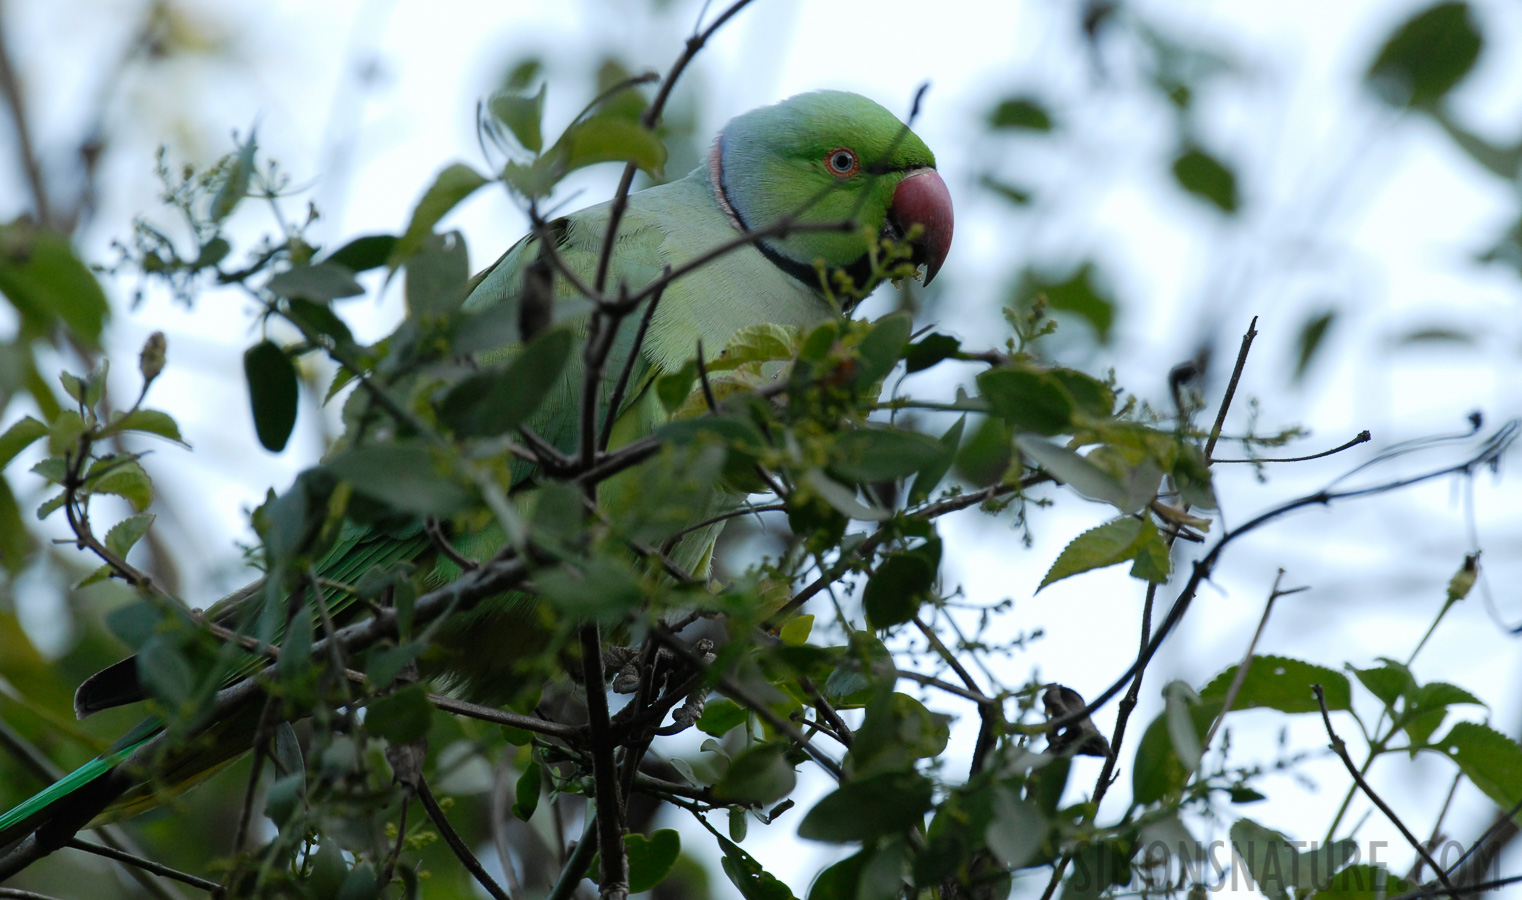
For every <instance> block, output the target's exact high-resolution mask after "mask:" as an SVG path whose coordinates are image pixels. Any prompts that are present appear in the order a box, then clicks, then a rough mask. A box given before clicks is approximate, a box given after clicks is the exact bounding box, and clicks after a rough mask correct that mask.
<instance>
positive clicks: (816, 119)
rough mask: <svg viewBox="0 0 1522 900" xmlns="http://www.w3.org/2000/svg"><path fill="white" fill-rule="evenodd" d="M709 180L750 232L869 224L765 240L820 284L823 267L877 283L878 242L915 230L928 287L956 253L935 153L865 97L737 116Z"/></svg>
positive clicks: (801, 275) (818, 97) (810, 97)
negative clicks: (872, 277) (873, 274)
mask: <svg viewBox="0 0 1522 900" xmlns="http://www.w3.org/2000/svg"><path fill="white" fill-rule="evenodd" d="M709 175H710V178H711V180H712V182H713V190H714V195H715V197H716V198H717V199H718V202H719V205H720V206H721V207H722V208H723V209H724V212H725V214H726V215H727V216H728V217H729V219H730V221H731V223H732V224H734V225H735V227H737V228H739V229H740V230H742V231H755V230H758V229H762V228H767V227H769V226H773V225H775V224H777V223H779V222H782V221H784V220H791V221H793V222H799V223H809V224H815V223H818V224H826V223H831V222H845V221H850V222H856V223H858V224H860V225H862V226H864V227H863V228H861V229H859V230H856V231H852V232H835V231H804V232H792V233H790V234H788V235H787V236H786V237H773V238H766V239H763V240H761V241H758V242H757V249H758V250H760V251H761V252H762V253H763V254H765V255H766V256H767V258H768V259H770V260H771V261H772V262H774V263H776V264H777V265H778V266H779V267H781V268H782V269H783V270H784V271H787V272H788V273H789V274H791V275H793V276H794V277H796V278H798V279H799V280H801V281H804V282H805V283H808V284H810V285H811V286H817V285H818V283H819V275H818V270H817V269H816V264H817V263H822V264H823V265H824V267H825V268H826V269H841V270H844V271H845V272H846V273H847V274H849V275H851V276H852V278H853V280H854V281H855V283H856V284H858V285H862V286H864V287H869V286H870V285H866V284H864V282H865V281H866V280H867V279H866V276H867V274H868V273H869V272H870V262H869V259H868V255H867V253H868V240H869V239H870V240H873V241H875V240H879V239H881V238H891V239H894V240H901V239H904V238H906V237H910V236H911V234H912V237H911V240H910V244H911V250H912V254H913V255H912V256H911V261H912V262H913V263H914V264H915V265H916V266H919V265H923V266H925V282H926V283H927V284H928V283H929V282H930V280H931V279H932V278H934V277H935V274H936V272H938V271H939V270H940V268H941V264H942V263H943V262H945V260H946V253H947V251H949V250H950V249H951V232H952V213H951V194H950V193H949V192H948V191H947V190H946V182H944V181H943V180H941V176H940V175H939V174H938V173H937V172H936V170H935V156H934V155H933V154H932V153H931V152H930V150H929V148H927V147H926V146H925V143H924V141H921V140H920V138H919V136H918V135H916V134H915V133H914V132H913V131H911V130H909V126H907V125H905V124H903V123H902V122H900V121H899V120H898V119H897V118H896V117H895V116H894V115H893V114H892V113H890V112H888V111H887V110H886V109H884V108H882V107H881V106H879V105H878V104H876V103H874V102H872V101H871V100H868V99H867V98H865V97H862V96H859V95H857V94H850V93H845V92H841V91H818V92H815V93H810V94H800V95H798V96H796V97H792V98H790V99H788V100H784V101H782V102H781V103H778V104H776V105H774V106H765V107H762V108H760V109H757V110H753V111H751V112H748V113H746V114H745V115H742V116H740V117H738V118H736V119H734V120H732V121H731V122H730V123H729V124H728V125H726V126H725V127H724V130H723V131H721V132H720V133H719V136H718V138H717V139H716V140H715V141H714V145H713V150H712V152H711V153H710V156H709ZM915 226H918V227H917V228H916V227H915Z"/></svg>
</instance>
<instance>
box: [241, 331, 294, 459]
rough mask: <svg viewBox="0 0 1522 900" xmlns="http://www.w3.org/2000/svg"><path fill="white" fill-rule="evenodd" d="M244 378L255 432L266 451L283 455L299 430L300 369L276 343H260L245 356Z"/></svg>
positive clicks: (249, 349) (266, 341)
mask: <svg viewBox="0 0 1522 900" xmlns="http://www.w3.org/2000/svg"><path fill="white" fill-rule="evenodd" d="M243 374H244V377H245V378H246V379H247V380H248V399H249V403H250V405H251V406H252V407H253V410H254V430H255V431H256V432H258V434H259V443H260V444H262V445H264V448H265V449H266V450H269V451H271V452H273V453H279V452H280V451H281V450H284V449H285V444H286V442H287V441H289V440H290V439H291V429H293V428H295V427H296V406H297V401H298V400H299V398H300V387H299V385H298V383H297V379H296V367H295V366H294V365H293V364H292V363H291V358H290V357H289V356H286V355H285V351H284V350H282V349H280V347H279V345H277V344H276V343H275V342H273V341H269V340H265V341H260V342H259V343H257V344H255V345H254V346H252V347H250V348H248V351H247V352H245V353H244V354H243Z"/></svg>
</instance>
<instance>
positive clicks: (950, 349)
mask: <svg viewBox="0 0 1522 900" xmlns="http://www.w3.org/2000/svg"><path fill="white" fill-rule="evenodd" d="M961 349H962V342H961V341H959V340H957V339H956V338H954V337H952V336H950V335H947V334H939V333H937V332H931V333H930V334H927V335H925V336H924V337H922V338H920V339H919V340H918V341H915V342H914V343H913V344H910V345H909V349H908V350H907V351H905V353H904V368H905V369H907V370H908V371H909V373H910V374H911V375H912V374H914V373H915V372H922V371H924V370H925V369H928V368H930V367H931V366H933V365H935V364H937V363H939V362H941V361H942V360H946V359H951V358H952V357H954V356H956V354H957V353H959V352H960V351H961Z"/></svg>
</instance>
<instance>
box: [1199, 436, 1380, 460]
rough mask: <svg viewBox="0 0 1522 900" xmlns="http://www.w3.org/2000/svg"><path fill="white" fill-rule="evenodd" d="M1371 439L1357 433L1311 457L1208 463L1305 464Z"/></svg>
mask: <svg viewBox="0 0 1522 900" xmlns="http://www.w3.org/2000/svg"><path fill="white" fill-rule="evenodd" d="M1371 439H1372V438H1371V436H1370V435H1369V432H1368V431H1360V432H1358V434H1357V435H1355V436H1354V437H1353V439H1352V440H1350V441H1348V442H1347V443H1344V444H1338V445H1337V446H1336V447H1333V448H1332V449H1330V450H1323V451H1321V452H1320V453H1312V454H1311V455H1310V456H1289V457H1279V458H1276V459H1212V460H1210V461H1211V462H1212V463H1281V462H1306V461H1308V460H1312V459H1321V458H1322V457H1326V456H1332V455H1333V454H1336V453H1341V452H1342V451H1344V450H1346V449H1348V448H1349V447H1357V446H1358V445H1359V444H1366V443H1368V442H1369V441H1370V440H1371Z"/></svg>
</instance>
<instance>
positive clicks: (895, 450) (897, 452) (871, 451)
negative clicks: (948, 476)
mask: <svg viewBox="0 0 1522 900" xmlns="http://www.w3.org/2000/svg"><path fill="white" fill-rule="evenodd" d="M834 457H835V458H834V459H833V460H832V462H831V464H830V469H831V470H832V471H833V472H834V473H835V474H836V475H839V476H840V477H842V478H845V479H847V480H850V481H857V482H864V483H872V482H877V481H894V480H896V479H899V478H907V477H909V476H910V475H913V474H915V473H916V472H919V471H920V470H921V469H925V468H929V467H931V466H942V467H944V466H946V465H949V464H950V462H951V454H950V453H949V452H948V451H947V449H946V446H945V445H944V444H942V443H941V442H940V441H938V440H936V439H935V438H933V437H931V436H929V435H928V434H920V433H919V432H916V431H901V430H899V429H896V428H876V427H864V428H859V429H856V430H854V431H848V432H846V433H845V434H842V435H841V436H840V438H839V439H838V440H836V442H835V454H834ZM942 471H944V468H943V469H942Z"/></svg>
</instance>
